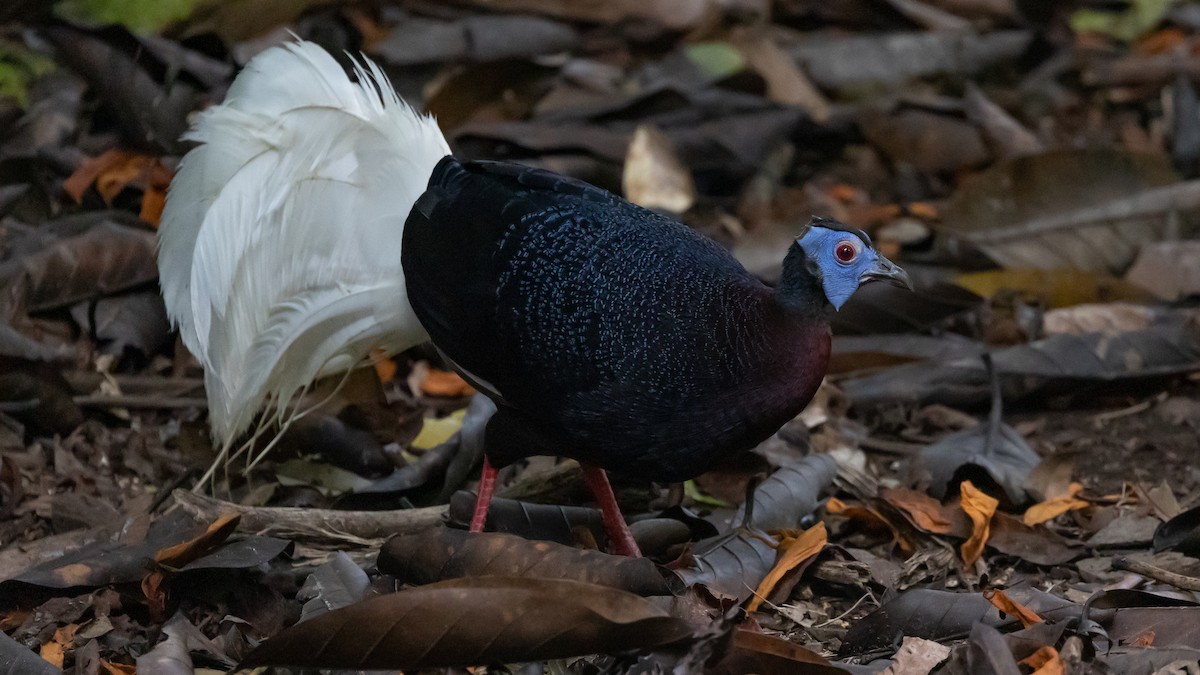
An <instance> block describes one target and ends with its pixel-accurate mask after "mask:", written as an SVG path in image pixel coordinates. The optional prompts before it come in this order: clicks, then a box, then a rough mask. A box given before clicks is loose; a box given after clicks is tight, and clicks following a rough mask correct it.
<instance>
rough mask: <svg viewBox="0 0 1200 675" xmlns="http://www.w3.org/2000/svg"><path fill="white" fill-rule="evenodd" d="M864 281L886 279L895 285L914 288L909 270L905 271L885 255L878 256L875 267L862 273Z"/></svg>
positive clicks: (909, 288)
mask: <svg viewBox="0 0 1200 675" xmlns="http://www.w3.org/2000/svg"><path fill="white" fill-rule="evenodd" d="M862 280H863V281H886V282H887V283H889V284H891V285H893V286H900V287H902V288H907V289H908V290H910V291H911V290H912V289H913V285H912V281H910V280H909V278H908V272H905V271H904V270H903V269H901V268H900V266H899V265H897V264H896V263H894V262H892V261H891V260H888V259H887V258H885V257H883V256H878V257H877V259H876V260H875V267H874V269H871V270H868V271H867V272H865V273H864V274H863V275H862Z"/></svg>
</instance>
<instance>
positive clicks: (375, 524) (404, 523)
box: [172, 489, 448, 543]
mask: <svg viewBox="0 0 1200 675" xmlns="http://www.w3.org/2000/svg"><path fill="white" fill-rule="evenodd" d="M172 494H173V495H174V497H175V502H176V503H177V504H179V506H180V507H181V508H182V509H183V510H185V511H187V512H188V513H190V514H192V515H194V516H196V517H198V518H199V519H200V520H213V519H215V518H217V517H219V516H221V515H225V514H229V513H237V514H240V515H241V516H242V518H241V521H240V522H239V523H238V529H239V530H241V531H244V532H253V533H256V534H287V535H291V536H293V537H297V538H301V539H303V538H310V539H316V540H328V539H338V540H346V541H361V540H366V539H383V538H385V537H390V536H392V535H394V534H411V533H415V532H422V531H424V530H427V529H429V528H431V527H437V526H438V525H440V524H441V523H442V520H443V519H444V517H445V515H446V510H447V508H448V507H446V506H430V507H427V508H422V509H403V510H399V511H337V510H333V509H308V508H299V507H281V506H243V505H241V504H234V503H232V502H226V501H222V500H219V499H213V498H212V497H206V496H204V495H199V494H196V493H194V492H191V491H189V490H183V489H179V490H175V492H173V493H172ZM373 543H374V542H373Z"/></svg>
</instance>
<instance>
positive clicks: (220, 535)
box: [154, 513, 241, 567]
mask: <svg viewBox="0 0 1200 675" xmlns="http://www.w3.org/2000/svg"><path fill="white" fill-rule="evenodd" d="M239 520H241V516H240V515H239V514H236V513H229V514H226V515H223V516H221V517H220V518H217V519H216V520H215V521H214V522H213V524H212V525H209V526H208V529H206V530H205V531H204V532H203V533H202V534H200V535H199V536H197V537H193V538H192V539H190V540H188V541H185V542H183V543H182V544H176V545H174V546H168V547H166V548H164V549H160V550H159V551H158V552H157V553H155V554H154V562H156V563H158V564H159V565H162V566H163V567H183V566H184V565H186V564H188V563H190V562H192V561H193V560H196V559H197V558H199V557H201V556H203V555H205V554H207V553H208V552H209V551H211V550H213V549H214V548H216V547H217V546H219V545H220V544H221V542H223V541H225V540H226V539H228V538H229V535H231V534H233V531H234V529H236V528H237V524H238V521H239Z"/></svg>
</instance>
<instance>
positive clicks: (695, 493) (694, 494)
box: [683, 480, 733, 509]
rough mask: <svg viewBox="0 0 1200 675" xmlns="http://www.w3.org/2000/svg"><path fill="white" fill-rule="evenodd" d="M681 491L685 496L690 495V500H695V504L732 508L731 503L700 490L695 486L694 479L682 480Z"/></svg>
mask: <svg viewBox="0 0 1200 675" xmlns="http://www.w3.org/2000/svg"><path fill="white" fill-rule="evenodd" d="M683 492H684V494H686V495H687V496H689V497H691V498H692V501H694V502H696V503H697V504H707V505H708V506H715V507H717V508H718V509H730V508H733V505H732V504H730V503H728V502H726V501H725V500H723V499H717V498H716V497H714V496H712V495H708V494H704V493H703V492H701V491H700V488H699V487H697V486H696V481H694V480H689V481H685V482H684V484H683Z"/></svg>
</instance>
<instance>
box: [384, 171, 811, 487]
mask: <svg viewBox="0 0 1200 675" xmlns="http://www.w3.org/2000/svg"><path fill="white" fill-rule="evenodd" d="M402 250H403V252H404V253H403V255H404V271H405V276H406V279H407V282H408V288H409V295H410V298H411V301H412V303H413V307H414V309H415V311H416V313H417V316H418V317H419V318H420V319H421V322H422V324H423V325H424V326H425V328H426V329H427V330H428V331H429V333H430V335H431V336H432V338H433V341H434V343H435V344H437V345H438V347H439V348H440V349H441V350H442V351H443V352H444V353H445V354H446V355H447V356H448V357H449V358H450V359H451V360H453V361H454V362H455V363H456V364H457V365H458V366H459V367H460V368H461V369H463V370H464V371H466V372H467V373H468V374H469V376H470V377H471V378H472V379H474V380H475V381H476V382H477V383H478V384H479V385H480V386H482V387H484V388H485V389H490V390H492V392H493V394H494V395H497V397H498V398H500V399H501V400H502V408H503V407H505V406H504V405H503V404H507V407H509V408H511V409H512V410H513V411H515V412H516V413H517V414H519V415H520V416H521V417H522V420H523V422H524V423H525V424H526V425H528V426H532V427H534V431H536V435H537V437H538V438H540V439H541V440H542V441H543V443H541V444H540V445H545V446H548V447H534V448H530V447H522V448H511V449H508V450H507V452H508V453H509V454H510V455H512V456H513V457H515V456H520V455H524V454H540V453H551V454H561V455H567V456H574V457H577V458H579V459H582V460H586V461H590V462H592V463H596V464H600V465H602V466H603V465H612V466H617V465H619V466H621V467H622V468H623V469H624V470H626V471H631V472H639V473H645V472H649V473H650V474H652V476H651V477H655V478H659V479H668V478H671V477H673V476H671V475H667V474H669V473H670V471H671V467H674V466H679V469H678V470H679V471H681V472H683V473H695V468H694V465H695V464H696V463H697V462H707V461H710V460H711V457H710V456H711V455H712V454H713V453H715V452H717V451H722V450H732V449H741V447H737V448H732V447H729V446H731V445H737V446H745V445H749V444H752V443H753V442H756V441H757V440H759V439H758V437H759V436H762V435H764V434H769V433H772V432H773V431H774V430H775V429H776V428H778V426H779V424H782V423H783V422H784V421H786V419H787V417H788V416H790V415H792V414H795V412H797V411H796V410H794V409H793V408H795V407H796V405H801V406H802V405H803V404H804V403H805V402H807V398H808V395H805V394H804V392H802V391H798V390H797V389H805V390H806V389H809V388H811V387H810V386H809V384H808V383H801V382H797V381H793V380H794V379H795V378H788V377H787V372H788V371H790V372H791V374H792V375H795V374H796V372H795V371H796V370H797V368H799V369H802V370H803V369H806V368H804V364H803V363H802V361H804V359H803V358H800V357H799V356H797V354H798V352H795V351H794V350H793V349H788V348H785V349H783V350H782V352H781V351H780V350H778V349H777V345H775V344H774V343H775V342H777V341H778V340H764V339H762V338H763V336H764V335H775V336H778V337H779V338H780V339H783V340H788V341H794V340H795V339H796V338H801V341H802V342H803V338H805V337H807V335H808V333H810V332H811V333H813V334H814V335H817V337H818V340H817V342H819V338H820V336H821V335H822V334H823V333H822V331H823V330H824V329H823V327H819V326H818V327H815V331H809V330H807V328H813V327H806V326H803V325H799V324H796V325H784V324H780V323H779V322H778V321H777V319H778V317H777V315H776V314H775V313H773V312H772V307H771V303H772V302H773V300H772V297H771V292H770V290H769V289H768V288H766V287H765V286H763V285H762V284H761V283H760V282H759V281H758V280H756V279H754V278H753V277H752V276H751V275H750V274H749V273H747V272H746V271H745V269H744V268H743V267H742V266H741V265H740V264H738V263H737V261H736V260H734V259H733V258H732V257H731V256H730V255H729V254H728V252H727V251H725V250H724V249H723V248H721V247H720V246H719V245H717V244H716V243H714V242H712V241H711V240H709V239H706V238H705V237H703V236H701V235H699V234H697V233H695V232H694V231H692V230H690V229H689V228H687V227H685V226H683V225H681V224H679V223H676V222H674V221H672V220H670V219H668V218H665V217H663V216H660V215H658V214H655V213H653V212H650V211H647V210H645V209H642V208H640V207H637V206H635V205H632V204H630V203H628V202H626V201H625V200H622V199H619V198H617V197H615V196H613V195H611V194H610V193H608V192H605V191H603V190H600V189H598V188H595V187H592V186H590V185H587V184H585V183H581V182H577V181H573V180H570V179H566V178H563V177H561V176H557V175H555V174H551V173H548V172H544V171H539V170H535V169H530V168H527V167H520V166H515V165H508V164H495V163H471V164H465V165H463V164H459V163H458V162H456V161H455V160H453V159H445V160H443V161H442V162H441V164H439V165H438V167H437V168H436V169H435V170H434V172H433V176H432V178H431V180H430V185H429V189H428V190H427V192H426V193H425V195H424V196H422V197H421V198H420V199H419V200H418V202H417V204H416V206H415V207H414V209H413V211H412V213H411V214H410V216H409V220H408V223H407V224H406V226H405V243H404V247H403V249H402ZM768 324H770V325H768ZM780 331H784V332H786V333H788V334H787V335H781V334H780ZM796 331H799V332H800V333H804V335H797V334H796ZM794 346H795V347H796V348H798V349H799V350H800V352H803V351H804V349H805V347H804V345H802V344H798V345H794ZM817 346H818V348H819V344H818V345H817ZM817 351H819V349H818V350H817ZM812 356H814V357H816V356H818V354H813V355H812ZM813 365H814V367H815V366H816V364H815V363H814V364H813ZM821 365H822V366H823V364H821ZM808 370H812V369H808ZM815 370H819V371H821V372H823V367H821V368H816V369H815ZM817 379H818V381H819V375H818V377H817ZM776 380H779V381H778V382H777V381H776ZM813 386H815V385H813ZM810 394H811V392H809V395H810ZM801 396H803V399H804V400H802V401H798V403H797V401H796V400H794V399H799V398H800V397H801ZM747 408H750V409H747ZM783 408H786V410H782V409H783ZM780 417H782V419H778V418H780ZM771 425H774V426H771ZM759 427H762V428H764V429H765V428H766V427H770V428H769V429H767V430H766V431H765V432H764V431H762V430H760V428H759ZM751 437H753V438H751ZM529 442H530V441H529V439H528V438H524V439H523V443H522V444H523V445H528V444H529ZM534 444H535V445H538V443H534ZM505 452H506V450H505V449H496V450H495V451H494V454H499V455H502V456H503V455H504V454H505ZM502 458H503V457H502ZM684 465H687V466H686V468H685V466H684Z"/></svg>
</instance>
